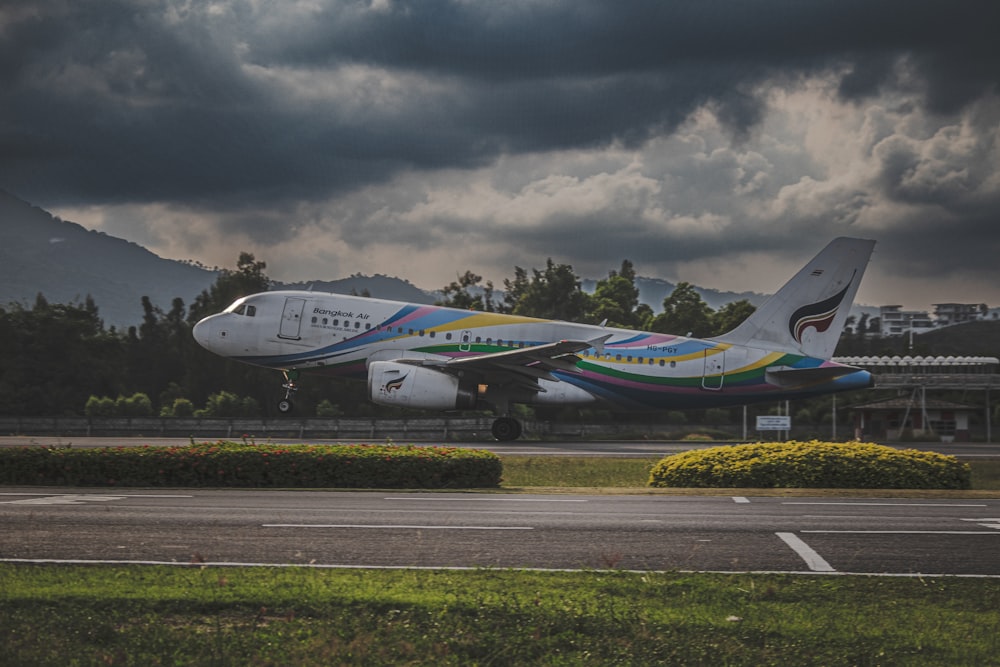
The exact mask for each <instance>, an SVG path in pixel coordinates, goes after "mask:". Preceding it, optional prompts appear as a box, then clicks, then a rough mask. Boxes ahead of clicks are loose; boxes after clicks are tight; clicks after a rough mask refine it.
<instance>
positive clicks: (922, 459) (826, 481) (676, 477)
mask: <svg viewBox="0 0 1000 667" xmlns="http://www.w3.org/2000/svg"><path fill="white" fill-rule="evenodd" d="M649 485H650V486H658V487H700V488H806V489H821V488H827V489H968V488H971V472H970V469H969V466H968V465H967V464H964V463H959V461H958V459H956V458H955V457H953V456H945V455H943V454H937V453H934V452H921V451H917V450H915V449H906V450H898V449H893V448H892V447H885V446H883V445H873V444H868V443H860V442H855V443H846V444H844V443H833V442H819V441H816V440H813V441H810V442H770V443H758V444H751V445H736V446H723V447H712V448H709V449H700V450H692V451H688V452H681V453H680V454H674V455H672V456H668V457H666V458H664V459H662V460H661V461H660V462H659V463H657V464H656V465H655V466H653V469H652V470H651V471H650V475H649Z"/></svg>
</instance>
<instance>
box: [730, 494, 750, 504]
mask: <svg viewBox="0 0 1000 667" xmlns="http://www.w3.org/2000/svg"><path fill="white" fill-rule="evenodd" d="M733 502H734V503H737V504H740V503H749V502H750V499H749V498H747V497H745V496H733Z"/></svg>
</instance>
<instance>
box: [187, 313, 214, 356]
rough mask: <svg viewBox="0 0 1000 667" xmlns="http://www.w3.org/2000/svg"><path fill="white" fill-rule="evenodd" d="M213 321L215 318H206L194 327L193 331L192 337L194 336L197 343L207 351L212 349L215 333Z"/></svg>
mask: <svg viewBox="0 0 1000 667" xmlns="http://www.w3.org/2000/svg"><path fill="white" fill-rule="evenodd" d="M213 319H214V316H213V317H206V318H205V319H203V320H201V321H200V322H198V324H196V325H194V329H192V330H191V335H192V336H194V339H195V341H196V342H197V343H198V345H201V346H202V347H203V348H205V349H206V350H211V349H212V339H213V338H214V336H213V332H214V330H215V323H214V322H213V321H212V320H213Z"/></svg>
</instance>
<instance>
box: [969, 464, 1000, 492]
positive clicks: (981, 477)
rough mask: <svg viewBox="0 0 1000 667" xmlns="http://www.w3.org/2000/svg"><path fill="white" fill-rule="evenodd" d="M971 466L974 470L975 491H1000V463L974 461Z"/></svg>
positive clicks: (973, 483)
mask: <svg viewBox="0 0 1000 667" xmlns="http://www.w3.org/2000/svg"><path fill="white" fill-rule="evenodd" d="M969 466H970V467H971V468H972V488H973V489H987V490H996V489H1000V461H994V460H989V459H987V460H982V461H973V462H972V463H970V464H969Z"/></svg>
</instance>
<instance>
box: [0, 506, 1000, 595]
mask: <svg viewBox="0 0 1000 667" xmlns="http://www.w3.org/2000/svg"><path fill="white" fill-rule="evenodd" d="M0 525H2V527H3V531H2V534H3V538H2V540H0V561H6V562H24V561H28V562H39V561H43V562H127V563H180V564H184V563H192V562H195V563H201V562H206V563H212V564H215V563H220V564H268V565H282V566H284V565H300V566H313V567H419V568H437V567H458V568H467V567H474V568H479V567H489V568H560V569H561V568H568V569H580V568H582V569H606V568H617V569H628V570H642V571H660V570H685V571H688V570H694V571H724V572H745V571H766V572H806V573H823V574H846V573H866V574H892V575H916V574H922V575H933V574H949V575H966V576H969V575H971V576H992V577H998V576H1000V558H997V553H998V551H1000V499H998V498H995V499H958V498H955V499H952V498H948V499H926V498H925V499H920V498H910V499H908V498H891V499H890V498H886V499H878V498H874V499H873V498H866V497H860V496H857V497H852V496H849V495H848V496H841V497H836V498H823V497H795V498H788V497H779V496H767V495H761V496H704V497H697V496H672V495H669V494H661V493H649V494H643V495H570V494H566V495H539V494H510V493H498V492H491V493H408V492H386V491H366V492H340V491H277V490H200V489H199V490H188V489H175V490H159V489H157V490H150V489H144V490H139V489H135V490H126V489H100V490H95V489H69V488H59V489H44V488H37V487H23V488H22V487H0Z"/></svg>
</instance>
